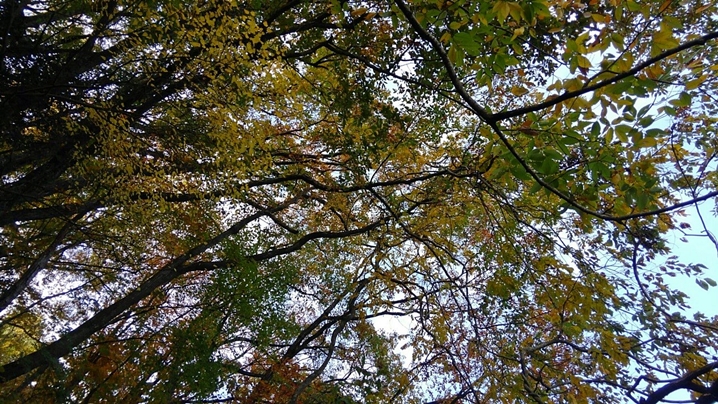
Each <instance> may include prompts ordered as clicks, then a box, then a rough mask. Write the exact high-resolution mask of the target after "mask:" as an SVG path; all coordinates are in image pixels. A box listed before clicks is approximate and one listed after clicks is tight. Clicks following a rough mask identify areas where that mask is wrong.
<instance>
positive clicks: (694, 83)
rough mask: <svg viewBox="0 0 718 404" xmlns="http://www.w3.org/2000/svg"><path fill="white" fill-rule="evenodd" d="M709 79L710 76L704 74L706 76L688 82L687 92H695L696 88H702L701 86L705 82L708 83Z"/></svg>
mask: <svg viewBox="0 0 718 404" xmlns="http://www.w3.org/2000/svg"><path fill="white" fill-rule="evenodd" d="M707 78H708V76H706V75H705V74H704V75H702V76H700V77H698V78H697V79H694V80H691V81H689V82H687V83H686V90H695V89H696V88H698V87H700V85H701V84H703V82H704V81H706V79H707Z"/></svg>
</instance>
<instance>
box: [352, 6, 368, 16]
mask: <svg viewBox="0 0 718 404" xmlns="http://www.w3.org/2000/svg"><path fill="white" fill-rule="evenodd" d="M366 10H367V8H366V7H359V8H357V9H355V10H352V12H351V15H352V17H359V16H360V15H362V14H364V13H366Z"/></svg>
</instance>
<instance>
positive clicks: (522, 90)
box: [511, 86, 529, 97]
mask: <svg viewBox="0 0 718 404" xmlns="http://www.w3.org/2000/svg"><path fill="white" fill-rule="evenodd" d="M528 92H529V91H528V90H527V89H525V88H524V87H520V86H513V87H511V94H513V95H515V96H517V97H519V96H522V95H524V94H527V93H528Z"/></svg>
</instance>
